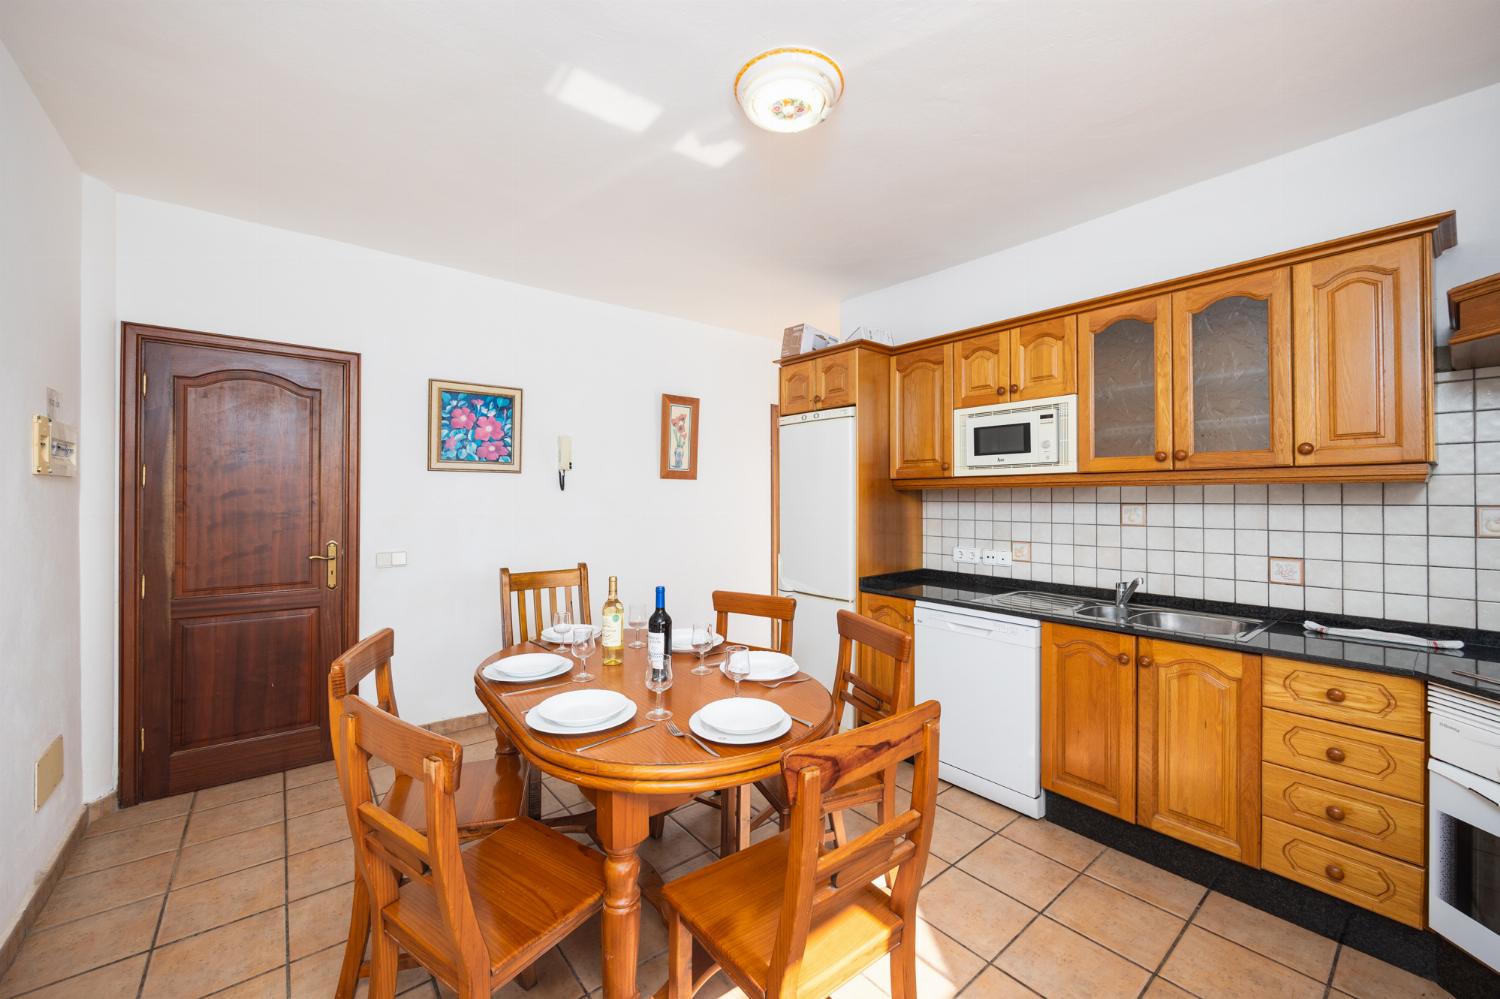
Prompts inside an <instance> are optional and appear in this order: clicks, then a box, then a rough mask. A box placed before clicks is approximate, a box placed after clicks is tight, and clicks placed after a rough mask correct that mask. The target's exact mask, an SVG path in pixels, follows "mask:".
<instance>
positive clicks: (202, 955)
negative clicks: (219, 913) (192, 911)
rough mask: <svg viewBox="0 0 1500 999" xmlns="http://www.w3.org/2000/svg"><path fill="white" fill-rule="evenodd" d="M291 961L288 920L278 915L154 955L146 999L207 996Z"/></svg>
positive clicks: (255, 918) (202, 935) (244, 922)
mask: <svg viewBox="0 0 1500 999" xmlns="http://www.w3.org/2000/svg"><path fill="white" fill-rule="evenodd" d="M285 961H286V915H285V913H283V912H282V911H281V910H280V909H272V910H270V911H269V912H262V913H259V914H258V915H254V916H250V917H248V918H245V919H241V920H240V921H239V922H236V923H230V924H228V925H227V926H220V927H219V928H217V929H213V930H209V931H208V932H207V933H200V934H198V935H197V936H195V937H188V938H187V939H186V940H179V941H177V942H176V943H172V944H168V945H167V946H165V947H158V948H157V949H156V950H155V952H154V953H153V954H152V955H151V967H150V968H149V969H148V970H147V972H146V985H145V987H144V988H143V989H142V991H141V996H142V999H157V997H167V996H171V997H177V996H205V995H208V994H210V993H212V992H216V991H218V990H219V989H225V988H228V987H229V986H231V985H235V984H237V983H239V982H243V981H246V980H248V979H251V978H254V977H256V976H257V975H261V974H264V973H265V972H267V971H270V970H272V969H273V968H279V967H281V966H282V965H283V964H284V963H285Z"/></svg>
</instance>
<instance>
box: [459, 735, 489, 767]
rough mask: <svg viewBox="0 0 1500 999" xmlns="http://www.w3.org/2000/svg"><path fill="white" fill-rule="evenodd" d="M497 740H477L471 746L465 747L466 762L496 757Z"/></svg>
mask: <svg viewBox="0 0 1500 999" xmlns="http://www.w3.org/2000/svg"><path fill="white" fill-rule="evenodd" d="M495 750H496V746H495V740H494V739H491V740H489V741H488V742H476V743H474V744H473V745H471V746H465V747H464V762H465V763H476V762H479V761H480V760H493V759H494V758H495Z"/></svg>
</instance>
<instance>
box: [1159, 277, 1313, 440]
mask: <svg viewBox="0 0 1500 999" xmlns="http://www.w3.org/2000/svg"><path fill="white" fill-rule="evenodd" d="M1291 282H1292V277H1291V270H1290V269H1289V268H1286V267H1281V268H1277V269H1276V270H1271V271H1261V272H1259V273H1256V274H1247V275H1244V276H1242V277H1236V278H1229V279H1227V280H1224V281H1215V282H1214V283H1212V284H1205V285H1199V286H1198V287H1196V288H1188V289H1186V290H1184V291H1179V292H1175V293H1174V294H1173V295H1172V381H1173V393H1172V395H1173V402H1174V406H1173V418H1172V423H1173V426H1172V467H1174V468H1265V467H1268V466H1273V465H1290V464H1291V463H1292V344H1291V321H1292V295H1291Z"/></svg>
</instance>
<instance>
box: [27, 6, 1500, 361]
mask: <svg viewBox="0 0 1500 999" xmlns="http://www.w3.org/2000/svg"><path fill="white" fill-rule="evenodd" d="M0 40H3V41H4V43H5V45H6V47H7V48H8V49H9V50H10V52H11V54H12V56H13V57H14V58H15V59H16V61H17V62H18V63H19V64H20V66H21V68H22V70H23V71H24V72H25V74H26V76H27V78H28V79H29V80H30V82H31V85H32V87H33V88H34V89H35V91H36V93H37V95H38V96H39V97H40V99H41V101H42V103H43V104H44V105H45V107H46V109H47V111H48V113H49V114H50V115H51V116H52V119H53V121H54V122H55V123H56V124H57V127H58V128H59V130H60V131H61V132H62V134H63V137H64V138H65V139H66V140H67V142H68V144H69V146H70V147H71V148H72V150H73V152H74V154H75V155H76V157H77V158H78V161H79V163H80V165H81V166H82V167H83V169H84V170H85V171H87V172H89V173H91V174H94V175H96V176H98V177H100V178H101V179H103V180H105V181H106V182H108V183H109V184H111V185H113V186H114V187H115V188H116V189H118V190H120V191H124V192H128V193H132V194H139V195H144V196H147V197H151V198H159V199H162V200H166V201H173V202H178V203H182V204H186V205H191V206H194V207H198V208H203V209H207V210H209V211H214V212H220V213H223V214H226V215H231V216H236V217H239V218H245V219H250V220H253V221H257V222H263V223H267V224H270V225H276V226H282V227H285V228H288V229H295V230H300V231H303V232H309V233H315V234H318V235H322V236H328V237H332V238H335V239H341V240H346V241H348V242H351V243H357V244H362V245H365V246H370V247H375V248H378V249H382V250H387V251H390V252H393V253H398V254H402V255H405V256H409V257H415V258H419V259H423V260H429V261H435V262H438V263H442V264H448V265H451V266H455V267H461V268H465V269H468V270H472V271H477V272H480V273H484V274H491V275H495V276H498V277H503V278H507V279H510V280H513V281H519V282H523V283H526V284H531V285H536V286H540V287H544V288H551V289H555V290H557V291H562V292H567V293H571V294H577V295H583V296H588V297H591V298H596V299H602V300H605V301H610V302H617V303H621V304H625V305H631V306H636V307H639V308H643V309H651V310H655V311H659V312H664V313H669V314H674V315H680V316H685V317H689V318H693V319H699V320H704V321H707V322H711V323H717V324H720V325H724V326H730V327H734V328H738V329H744V330H748V331H752V332H757V333H762V334H768V335H774V334H777V333H779V331H780V328H781V327H782V326H783V325H786V324H788V323H792V322H797V321H801V320H806V321H809V322H813V323H816V324H819V325H825V326H829V327H831V326H832V325H833V324H834V323H835V322H836V317H837V306H838V302H839V300H840V299H842V298H845V297H848V296H850V295H854V294H858V293H861V292H864V291H868V290H870V289H872V288H877V287H881V286H884V285H886V284H890V283H893V282H896V281H899V280H903V279H906V278H910V277H915V276H917V275H920V274H924V273H928V272H930V271H933V270H937V269H940V268H943V267H946V266H949V265H952V264H954V263H958V262H960V261H963V260H967V259H970V258H972V257H976V256H979V255H982V254H985V253H990V252H994V251H996V250H1000V249H1003V248H1005V247H1007V246H1011V245H1014V244H1016V243H1019V242H1022V241H1025V240H1027V239H1031V238H1034V237H1036V236H1039V235H1043V234H1045V233H1048V232H1053V231H1056V230H1058V229H1061V228H1064V227H1066V226H1068V225H1072V224H1074V223H1077V222H1079V221H1082V220H1084V219H1087V218H1090V217H1093V216H1096V215H1099V214H1102V213H1104V212H1107V211H1110V210H1113V209H1115V208H1119V207H1123V206H1125V205H1128V204H1132V203H1134V202H1137V201H1140V200H1142V199H1144V198H1148V197H1151V196H1153V195H1155V194H1158V193H1161V192H1164V191H1168V190H1171V189H1173V188H1176V187H1180V186H1182V185H1184V184H1187V183H1191V182H1193V181H1196V180H1199V179H1203V178H1206V177H1210V176H1213V175H1215V174H1218V173H1222V172H1224V171H1226V170H1229V169H1233V168H1235V167H1237V166H1241V165H1244V164H1247V163H1251V162H1255V161H1258V160H1261V159H1265V158H1267V157H1269V156H1272V155H1275V154H1277V153H1279V152H1283V151H1285V150H1288V149H1293V148H1296V147H1298V146H1301V145H1306V144H1307V143H1309V142H1313V141H1316V140H1318V139H1321V138H1324V137H1327V136H1331V135H1335V134H1338V133H1340V132H1344V131H1348V130H1349V129H1352V128H1356V127H1359V126H1360V125H1364V124H1367V123H1369V122H1373V121H1377V120H1379V119H1382V118H1386V117H1390V116H1391V115H1394V114H1397V113H1400V112H1402V111H1406V110H1409V109H1412V108H1415V107H1419V106H1421V105H1423V104H1428V103H1431V102H1433V101H1436V100H1440V99H1443V98H1445V97H1449V96H1452V95H1455V94H1459V93H1462V92H1464V91H1467V90H1472V89H1475V88H1477V87H1480V86H1483V85H1485V84H1488V83H1491V82H1494V81H1496V80H1500V3H1497V2H1496V0H1426V2H1422V3H1412V2H1410V0H1209V2H1205V0H1134V2H1128V3H1127V2H1121V0H990V2H962V0H904V2H900V3H896V2H879V0H857V2H856V0H849V2H835V0H758V2H745V0H589V2H584V0H549V2H541V0H276V2H271V0H0ZM786 44H792V45H811V46H815V47H819V48H823V49H825V50H826V51H828V52H829V53H831V54H832V55H833V56H834V57H835V58H837V59H838V60H839V61H840V62H841V63H842V64H843V67H844V71H845V74H846V77H847V79H848V89H847V91H846V94H845V97H844V102H843V104H842V105H840V107H839V108H838V109H837V110H836V111H835V112H834V113H833V115H832V117H830V118H829V119H828V121H826V122H825V123H824V124H822V125H820V126H819V127H818V128H815V129H813V130H812V131H810V132H807V133H804V134H801V135H773V134H770V133H766V132H761V131H759V130H757V129H755V128H754V127H752V126H751V125H750V124H749V123H748V122H747V121H745V120H744V118H743V117H742V116H741V115H740V113H739V110H738V107H737V106H736V104H735V103H734V99H733V94H732V92H731V84H732V81H733V79H734V74H735V72H736V71H737V70H738V69H739V67H740V65H741V64H742V63H743V62H744V60H745V59H746V58H747V57H749V56H750V55H753V54H754V53H755V52H757V51H759V50H760V49H762V48H767V47H771V46H774V45H786ZM573 70H578V71H581V73H582V75H577V76H574V77H572V78H571V83H570V82H569V81H570V78H569V76H568V74H569V72H570V71H573ZM592 79H598V80H603V81H606V82H607V83H608V84H612V85H614V86H615V87H618V88H623V89H624V90H625V91H628V92H630V93H631V94H634V95H636V97H637V98H641V99H644V102H645V103H640V102H639V101H638V102H636V103H635V104H634V105H630V104H629V102H627V106H625V107H624V110H625V111H629V112H632V113H635V114H637V120H636V121H635V122H634V124H635V125H639V124H640V123H641V121H644V120H646V119H647V118H650V123H649V125H647V126H646V127H645V128H644V129H643V130H640V131H631V130H628V129H626V128H622V127H620V126H618V125H616V124H610V123H607V122H605V121H602V120H600V119H598V118H595V117H592V116H590V115H589V114H586V113H584V112H582V111H579V110H577V109H576V108H574V107H572V106H569V105H566V104H564V103H562V102H560V100H559V99H558V96H557V95H564V96H566V95H569V94H572V93H574V92H575V90H576V89H577V87H576V85H577V84H578V83H579V82H580V81H582V82H584V83H587V82H589V81H590V80H592ZM583 90H584V97H585V100H587V99H588V88H587V87H585V88H583ZM653 106H659V108H660V111H659V113H658V114H656V115H655V116H654V118H653V117H651V112H652V108H653ZM1475 127H1494V123H1491V124H1490V125H1489V126H1485V125H1484V124H1483V123H1480V122H1476V123H1475ZM689 133H691V135H692V136H693V139H692V140H691V141H692V142H696V143H697V144H699V146H700V147H708V148H707V149H706V150H703V151H704V152H706V154H707V155H708V158H710V159H712V158H713V155H714V154H717V155H719V156H722V155H724V154H726V153H732V152H733V151H734V147H733V146H732V145H731V146H719V145H718V144H719V143H737V144H739V145H740V146H741V147H742V150H741V151H740V152H739V153H738V155H735V156H734V157H733V158H732V159H730V160H729V161H728V162H726V163H724V164H723V165H722V166H709V165H705V164H704V163H700V162H698V161H697V160H694V159H691V158H689V157H687V156H685V155H682V154H681V153H679V152H676V151H674V146H676V145H678V144H679V143H680V142H682V141H683V140H684V136H687V135H688V134H689ZM1433 152H1434V155H1441V151H1440V150H1434V151H1433Z"/></svg>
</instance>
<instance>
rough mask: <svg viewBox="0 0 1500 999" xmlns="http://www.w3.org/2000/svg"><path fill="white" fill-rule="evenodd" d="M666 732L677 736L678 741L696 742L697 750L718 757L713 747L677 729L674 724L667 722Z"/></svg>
mask: <svg viewBox="0 0 1500 999" xmlns="http://www.w3.org/2000/svg"><path fill="white" fill-rule="evenodd" d="M667 731H668V732H671V733H672V734H673V735H675V736H677V738H679V739H692V740H693V741H694V742H696V743H697V744H698V748H699V749H701V750H703V751H704V752H705V753H707V754H708V755H710V756H718V755H719V752H718V750H716V749H714V747H712V746H710V745H709V744H708V743H706V742H704V741H703V740H702V739H700V738H698V737H697V736H696V735H689V734H688V733H686V732H684V731H683V730H682V729H680V728H678V727H677V723H676V722H673V721H668V722H667Z"/></svg>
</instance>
